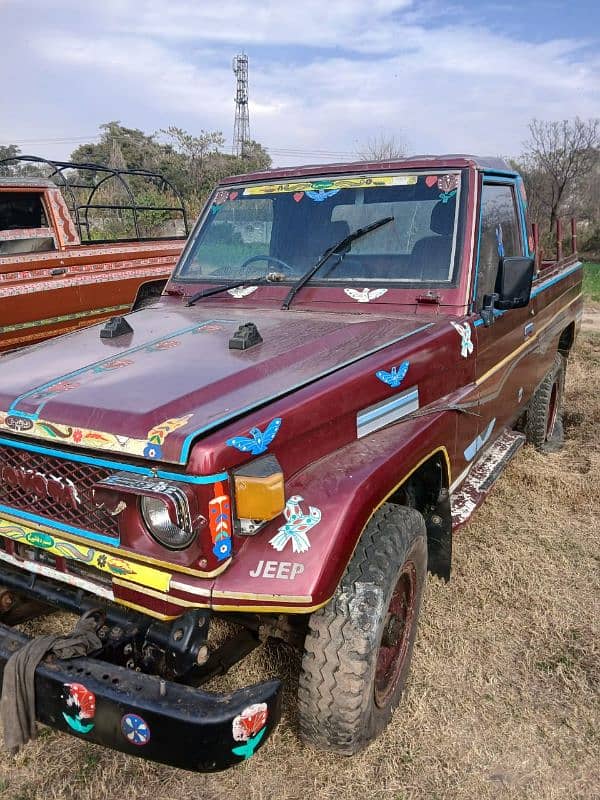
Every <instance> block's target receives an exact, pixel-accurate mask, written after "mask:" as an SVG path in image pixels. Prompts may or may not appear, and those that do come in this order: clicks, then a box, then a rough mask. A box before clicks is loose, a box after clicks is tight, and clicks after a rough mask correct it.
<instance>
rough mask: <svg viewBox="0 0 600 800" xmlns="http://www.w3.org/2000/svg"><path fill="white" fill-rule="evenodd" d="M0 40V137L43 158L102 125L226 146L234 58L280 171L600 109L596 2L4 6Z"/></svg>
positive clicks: (479, 137) (460, 149)
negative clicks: (243, 62) (240, 60)
mask: <svg viewBox="0 0 600 800" xmlns="http://www.w3.org/2000/svg"><path fill="white" fill-rule="evenodd" d="M0 41H1V42H2V46H1V47H0V74H1V75H2V76H3V81H2V84H3V87H2V93H1V94H0V144H8V143H16V144H19V146H20V147H21V150H22V151H23V152H24V153H32V154H38V155H44V156H46V157H51V158H66V157H68V156H69V154H70V153H71V151H72V150H73V149H74V148H75V147H77V145H78V144H79V143H81V142H87V141H94V138H93V137H97V135H98V126H99V125H100V124H102V123H103V122H107V121H109V120H119V121H120V122H121V123H122V124H123V125H126V126H127V127H135V128H141V129H142V130H144V131H145V132H147V133H151V132H153V131H157V130H159V129H160V128H165V127H167V126H169V125H176V126H178V127H181V128H184V129H186V130H188V131H189V132H190V133H193V134H194V133H195V134H197V133H199V132H200V130H202V129H203V130H207V131H214V130H219V131H222V132H223V134H224V136H225V138H226V140H227V142H228V146H229V147H230V146H231V140H232V135H233V120H234V94H235V76H234V74H233V72H232V68H231V62H232V59H233V57H234V55H235V54H236V53H240V52H245V53H247V54H248V58H249V84H250V104H249V110H250V130H251V135H252V138H254V139H256V140H257V141H259V142H261V143H262V144H263V145H264V146H266V147H267V149H268V150H269V152H270V153H271V156H272V158H273V162H274V164H275V165H289V164H299V163H315V162H326V161H335V160H351V159H355V158H356V157H357V153H358V152H360V151H361V150H362V149H364V146H365V144H366V143H367V142H369V141H370V140H372V139H375V138H388V137H393V138H394V139H395V140H396V141H397V142H401V143H403V145H404V147H405V148H406V150H407V152H409V153H477V154H481V155H502V156H518V154H519V153H520V152H521V150H522V145H523V142H524V141H525V140H526V139H527V125H528V122H529V120H530V119H532V118H533V117H536V118H538V119H547V120H554V119H565V118H572V117H574V116H576V115H579V116H580V117H583V118H588V117H600V46H599V45H600V2H598V0H570V2H569V3H565V2H555V1H554V0H546V1H545V2H543V1H542V0H520V1H519V2H514V3H513V2H510V0H506V2H505V1H504V0H463V2H457V3H453V2H452V0H449V2H447V3H442V2H440V0H295V1H294V2H290V1H289V0H287V2H286V0H218V2H207V0H168V2H164V0H83V2H82V0H0Z"/></svg>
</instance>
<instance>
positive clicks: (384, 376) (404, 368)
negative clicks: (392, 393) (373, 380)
mask: <svg viewBox="0 0 600 800" xmlns="http://www.w3.org/2000/svg"><path fill="white" fill-rule="evenodd" d="M408 367H409V362H408V361H403V362H402V363H401V364H400V366H399V367H392V369H391V370H390V371H389V372H386V371H385V370H384V369H380V370H377V372H376V373H375V376H376V377H377V378H379V380H380V381H382V382H383V383H387V385H388V386H391V387H392V389H397V388H398V386H400V384H401V383H402V381H403V380H404V378H405V377H406V373H407V372H408Z"/></svg>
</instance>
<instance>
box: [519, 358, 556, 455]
mask: <svg viewBox="0 0 600 800" xmlns="http://www.w3.org/2000/svg"><path fill="white" fill-rule="evenodd" d="M557 375H559V376H560V390H559V395H558V398H557V402H558V411H557V417H556V422H555V424H554V431H553V432H552V435H551V436H550V437H549V438H548V439H547V438H546V423H547V416H548V409H549V405H550V397H551V394H552V386H553V385H554V381H555V380H556V376H557ZM564 386H565V359H564V357H563V356H562V355H561V354H560V353H557V354H556V356H555V357H554V363H553V364H552V367H551V369H550V370H549V371H548V373H547V374H546V377H545V378H544V380H543V381H542V382H541V384H540V385H539V386H538V388H537V389H536V391H535V393H534V395H533V397H532V398H531V402H530V403H529V407H528V409H527V418H526V422H525V435H526V436H527V441H528V442H529V443H530V444H533V445H534V446H535V447H536V448H537V449H538V450H540V451H541V452H545V453H549V452H556V451H557V450H560V448H561V447H562V445H563V442H564V429H563V420H562V413H563V394H564Z"/></svg>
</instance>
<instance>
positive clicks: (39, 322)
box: [0, 303, 131, 334]
mask: <svg viewBox="0 0 600 800" xmlns="http://www.w3.org/2000/svg"><path fill="white" fill-rule="evenodd" d="M129 308H131V304H130V303H127V304H126V305H124V306H107V307H106V308H94V309H92V310H91V311H78V312H77V313H76V314H63V315H62V316H60V317H48V318H47V319H36V320H34V321H33V322H16V323H15V324H14V325H0V334H2V333H12V332H13V331H21V330H24V329H25V328H41V327H42V326H44V325H56V324H58V323H59V322H70V321H71V320H74V319H85V318H87V317H95V316H96V315H97V314H111V313H112V312H113V311H125V310H127V309H129Z"/></svg>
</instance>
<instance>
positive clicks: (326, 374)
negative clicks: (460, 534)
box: [0, 156, 582, 770]
mask: <svg viewBox="0 0 600 800" xmlns="http://www.w3.org/2000/svg"><path fill="white" fill-rule="evenodd" d="M581 312H582V296H581V264H580V263H579V262H578V261H577V258H576V256H575V255H574V254H572V255H571V256H569V257H567V258H564V259H562V260H560V261H557V262H544V263H543V264H541V265H538V266H537V268H536V265H535V262H534V253H533V240H532V238H531V236H530V232H529V225H528V221H527V206H526V198H525V193H524V190H523V186H522V182H521V180H520V179H519V176H518V175H517V174H515V173H514V172H511V171H510V169H509V168H508V166H507V165H506V164H505V163H504V162H502V161H498V160H496V159H492V160H491V159H480V158H476V157H473V156H422V157H415V158H412V159H403V160H400V161H398V162H395V163H394V162H392V163H390V162H385V163H378V162H375V163H361V164H339V165H329V166H319V167H305V168H299V169H286V170H273V171H270V172H268V173H264V172H263V173H255V174H253V175H245V176H239V177H235V178H231V179H229V180H228V181H227V182H224V183H223V184H222V185H220V186H219V187H218V188H217V190H216V191H215V193H214V194H213V196H212V198H211V200H210V201H209V203H208V204H207V206H206V208H205V211H204V213H203V214H202V216H201V218H200V220H199V221H198V224H197V226H196V228H195V230H194V232H193V234H192V235H191V237H190V239H189V240H188V243H187V245H186V248H185V250H184V252H183V254H182V257H181V259H180V261H179V263H178V265H177V267H176V269H175V271H174V273H173V276H172V278H171V279H170V281H169V283H168V284H167V286H166V288H165V294H164V296H163V298H162V299H161V301H160V302H159V303H158V304H156V305H155V306H153V307H152V308H149V309H147V310H145V311H142V312H140V313H138V314H136V315H135V316H130V317H128V318H127V319H126V320H116V321H115V322H114V324H113V326H112V328H113V331H114V332H116V333H117V334H118V333H119V327H122V329H123V333H122V335H116V336H114V337H112V338H106V337H103V336H101V335H100V333H101V332H99V330H98V328H90V329H88V330H86V331H82V332H80V333H78V334H77V335H76V336H74V337H69V338H68V339H55V340H53V341H51V342H49V343H47V344H46V345H44V347H42V348H36V349H35V350H33V351H31V352H23V353H20V354H14V355H11V356H9V357H8V359H7V361H5V362H4V363H5V364H7V365H8V366H9V369H8V370H7V369H4V370H3V371H2V375H1V377H0V430H1V431H2V435H1V438H0V469H1V473H0V542H1V543H2V549H0V561H2V562H3V566H2V578H1V581H2V583H3V584H4V585H5V586H7V587H9V588H10V590H11V591H12V592H14V593H15V594H16V595H18V596H19V597H24V598H27V599H28V601H30V602H31V601H38V602H44V603H50V604H52V605H55V606H58V607H61V608H68V609H69V610H71V611H76V612H77V613H82V612H84V611H85V610H87V609H89V608H92V607H97V606H98V604H99V603H100V605H101V607H102V608H103V615H105V616H104V636H105V641H106V646H104V647H103V648H102V650H101V652H99V653H97V654H95V656H94V658H93V659H92V658H88V659H83V660H81V661H77V662H73V665H69V664H66V663H63V664H60V663H59V664H57V665H56V664H55V665H54V667H53V671H52V672H49V671H48V670H47V668H46V667H40V670H39V679H38V690H43V692H44V694H43V697H44V700H43V703H41V704H40V707H39V709H38V716H39V718H40V719H41V720H43V721H44V722H47V723H48V724H51V725H53V726H55V727H58V728H60V729H61V730H63V731H66V732H73V730H75V732H76V733H78V734H79V735H81V736H84V737H85V738H88V739H90V740H91V741H95V742H99V743H101V744H105V745H108V746H111V747H115V748H117V749H120V750H124V751H125V752H129V753H131V754H135V755H141V756H144V757H146V758H150V759H154V760H158V761H163V762H165V763H168V764H173V765H176V766H182V767H187V768H190V769H199V770H212V769H222V768H225V767H227V766H230V765H232V764H236V763H239V762H240V761H242V760H244V759H246V758H248V757H250V756H251V755H252V754H253V753H254V752H255V750H256V749H257V748H258V747H260V746H262V745H263V744H264V742H265V741H266V739H267V738H268V735H269V734H270V733H271V731H272V730H273V728H274V726H275V725H276V724H277V721H278V718H279V713H280V710H279V694H280V685H279V682H278V681H268V682H264V683H261V684H258V685H256V686H252V687H246V688H242V689H240V690H239V691H238V692H236V693H234V694H233V695H232V696H230V697H226V698H224V697H223V696H221V695H209V694H205V693H202V692H196V691H194V690H192V689H186V690H185V691H184V690H183V689H182V687H181V686H180V685H179V684H181V683H187V684H188V685H190V686H197V685H200V684H202V683H204V682H206V681H207V680H208V679H209V678H210V677H212V676H213V675H214V674H216V673H218V672H219V671H223V670H226V669H227V668H228V667H229V666H231V665H232V664H233V663H235V662H236V661H238V660H240V659H241V658H243V657H244V656H245V655H246V654H247V653H248V652H249V651H250V650H251V649H252V648H253V647H255V646H257V645H258V644H259V642H260V641H261V640H263V639H264V638H265V637H267V636H272V637H281V638H284V639H286V640H288V641H290V642H293V643H296V644H298V645H299V646H301V647H303V662H302V671H301V677H300V686H299V692H298V701H299V714H300V730H301V734H302V737H303V739H304V740H305V741H307V742H309V743H312V744H314V745H317V746H320V747H324V748H328V749H332V750H336V751H338V752H341V753H353V752H356V751H357V750H359V749H360V748H361V747H364V746H365V745H366V744H367V743H368V741H369V740H370V739H371V738H373V736H376V735H377V734H378V733H379V732H380V731H381V730H382V728H383V727H384V726H385V725H386V723H387V721H388V720H389V718H390V716H391V713H392V711H393V709H394V708H395V706H396V705H397V704H398V702H399V700H400V697H401V693H402V690H403V687H404V682H405V679H406V675H407V672H408V668H409V664H410V657H411V652H412V647H413V643H414V640H415V636H416V626H417V619H418V615H419V608H420V603H421V597H422V593H423V589H424V586H425V580H426V573H427V570H429V571H431V572H433V573H435V574H437V575H440V576H442V577H443V578H445V579H448V578H449V577H450V572H451V560H452V537H453V531H455V530H456V529H457V528H458V527H459V526H460V525H461V524H463V523H464V522H465V521H466V520H467V519H468V517H469V515H470V514H471V513H472V512H473V511H474V510H475V509H476V508H477V507H478V506H479V505H480V504H481V502H482V501H483V499H484V498H485V496H486V494H487V492H488V491H489V490H490V488H491V486H492V485H493V483H494V481H495V480H496V479H497V478H498V476H499V475H500V474H501V472H502V470H503V468H504V466H505V465H506V464H507V463H508V461H509V460H510V458H511V457H512V456H513V455H514V454H515V453H516V452H517V450H518V449H519V447H520V446H521V445H522V444H523V443H524V442H525V440H526V439H529V441H530V442H532V443H533V444H534V445H535V446H536V447H538V448H540V449H542V450H543V449H548V448H554V447H556V446H558V445H559V444H560V439H561V403H562V391H563V384H564V370H565V364H566V360H567V358H568V355H569V351H570V349H571V346H572V344H573V341H574V339H575V335H576V332H577V327H578V324H579V320H580V317H581ZM125 323H126V324H125ZM73 345H75V346H73ZM522 431H524V432H522ZM17 607H18V604H17ZM215 616H223V617H225V618H226V619H228V620H229V621H230V622H231V623H232V624H233V625H236V626H239V627H238V628H237V630H236V632H235V633H232V634H231V636H230V637H229V638H227V639H226V640H224V641H223V640H220V641H219V642H218V644H217V643H216V642H212V641H211V639H210V620H211V619H212V618H213V617H215ZM18 640H19V637H18V635H17V634H16V633H14V632H13V631H11V630H10V629H9V628H7V627H4V628H1V627H0V660H1V659H2V658H5V657H6V654H7V653H9V652H10V646H11V645H12V646H16V645H15V641H17V643H18ZM70 669H71V672H69V670H70ZM72 669H75V670H77V671H78V672H77V674H78V675H79V676H80V677H81V676H83V677H82V678H81V680H82V681H83V684H82V685H83V686H84V689H85V691H87V692H91V693H92V694H93V696H94V698H95V702H96V709H97V711H96V714H95V716H94V718H93V724H92V721H90V722H89V723H88V724H89V725H92V727H91V728H89V729H87V730H85V731H84V732H81V730H79V731H78V730H77V727H76V724H77V723H78V722H80V721H81V720H77V721H76V722H75V723H74V722H73V720H71V721H69V719H66V717H69V716H72V714H71V711H70V710H69V709H71V708H75V707H76V705H75V706H73V704H71V706H69V707H68V708H66V707H65V700H64V697H63V696H62V695H61V694H60V691H59V689H60V688H61V687H62V686H63V685H64V684H68V683H69V681H70V680H72V677H71V679H70V678H69V675H71V674H72ZM79 670H80V671H79ZM135 670H139V671H140V672H141V673H144V674H143V675H142V676H141V677H138V676H139V673H136V672H135ZM84 678H85V680H84ZM78 680H79V679H78ZM161 681H163V682H162V683H161ZM190 709H191V710H190ZM129 723H131V724H134V725H137V726H138V727H137V730H138V733H139V734H140V736H141V737H142V741H138V742H134V741H132V740H131V739H130V738H129V735H128V733H127V731H128V730H129V729H128V728H127V725H128V724H129ZM123 726H125V727H123Z"/></svg>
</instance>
